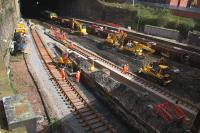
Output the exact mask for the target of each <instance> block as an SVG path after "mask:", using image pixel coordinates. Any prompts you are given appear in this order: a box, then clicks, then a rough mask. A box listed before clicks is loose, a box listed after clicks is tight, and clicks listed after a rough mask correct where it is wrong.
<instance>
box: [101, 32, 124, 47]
mask: <svg viewBox="0 0 200 133" xmlns="http://www.w3.org/2000/svg"><path fill="white" fill-rule="evenodd" d="M126 37H127V34H126V33H125V32H123V31H119V32H117V33H109V34H108V36H107V38H106V40H105V43H106V44H108V45H112V46H115V47H120V46H122V45H123V44H124V40H125V38H126Z"/></svg>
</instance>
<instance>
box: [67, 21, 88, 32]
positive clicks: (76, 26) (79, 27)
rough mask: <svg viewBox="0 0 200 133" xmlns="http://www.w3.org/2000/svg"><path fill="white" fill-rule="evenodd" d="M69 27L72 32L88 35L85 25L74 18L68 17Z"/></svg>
mask: <svg viewBox="0 0 200 133" xmlns="http://www.w3.org/2000/svg"><path fill="white" fill-rule="evenodd" d="M70 28H71V32H72V33H75V32H78V33H80V34H81V35H88V33H87V30H86V26H85V25H83V24H81V23H79V22H78V21H76V20H75V19H70Z"/></svg>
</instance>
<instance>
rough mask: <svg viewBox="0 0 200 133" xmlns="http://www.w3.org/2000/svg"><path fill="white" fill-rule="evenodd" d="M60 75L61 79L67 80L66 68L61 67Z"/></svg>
mask: <svg viewBox="0 0 200 133" xmlns="http://www.w3.org/2000/svg"><path fill="white" fill-rule="evenodd" d="M60 75H61V79H62V80H63V81H65V68H61V69H60Z"/></svg>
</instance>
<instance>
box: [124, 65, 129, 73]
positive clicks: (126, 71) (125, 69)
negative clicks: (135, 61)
mask: <svg viewBox="0 0 200 133" xmlns="http://www.w3.org/2000/svg"><path fill="white" fill-rule="evenodd" d="M128 68H129V65H128V64H126V65H125V68H124V73H128Z"/></svg>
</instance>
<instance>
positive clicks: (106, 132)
mask: <svg viewBox="0 0 200 133" xmlns="http://www.w3.org/2000/svg"><path fill="white" fill-rule="evenodd" d="M31 34H32V37H33V40H34V42H35V45H36V47H37V49H38V52H39V54H40V56H41V58H42V60H43V62H44V64H45V67H46V69H47V71H49V73H50V75H51V76H52V77H53V80H54V81H55V83H56V85H57V86H58V88H59V91H60V92H61V93H62V95H63V96H64V98H65V99H66V102H67V103H69V104H70V105H71V107H72V110H73V114H74V115H75V116H76V118H77V119H78V120H79V123H80V124H81V126H82V127H84V129H85V130H86V131H88V132H93V133H115V132H116V131H115V129H114V128H113V127H112V126H111V125H110V124H109V123H108V122H107V121H106V120H105V119H104V118H103V116H102V115H101V114H99V113H98V112H97V111H96V110H95V109H94V108H93V107H91V106H90V105H89V104H88V103H87V102H86V100H85V99H84V98H83V97H82V96H81V95H80V94H79V92H78V91H77V90H76V88H75V87H74V86H73V85H72V84H71V83H70V81H68V80H67V79H66V80H65V81H63V80H61V76H60V72H59V70H57V68H56V66H54V65H52V62H53V58H52V56H51V54H50V53H49V52H48V50H47V48H46V46H45V44H44V43H43V41H42V39H41V38H40V36H39V34H38V33H37V31H36V30H32V32H31Z"/></svg>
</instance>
